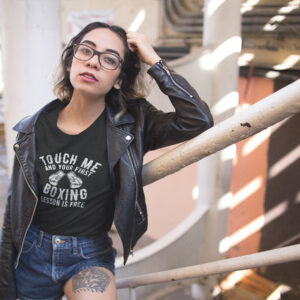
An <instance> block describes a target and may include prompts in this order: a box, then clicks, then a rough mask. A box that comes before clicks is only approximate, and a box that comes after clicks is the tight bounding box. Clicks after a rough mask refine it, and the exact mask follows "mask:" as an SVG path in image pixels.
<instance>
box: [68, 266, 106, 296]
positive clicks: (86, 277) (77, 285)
mask: <svg viewBox="0 0 300 300" xmlns="http://www.w3.org/2000/svg"><path fill="white" fill-rule="evenodd" d="M110 281H111V279H110V277H109V275H108V274H107V272H106V271H105V270H104V269H103V268H99V267H92V268H88V269H85V270H82V271H80V272H79V273H78V274H76V275H75V276H74V277H73V278H72V290H73V292H74V293H80V292H101V293H104V292H105V290H106V288H107V287H108V285H109V283H110Z"/></svg>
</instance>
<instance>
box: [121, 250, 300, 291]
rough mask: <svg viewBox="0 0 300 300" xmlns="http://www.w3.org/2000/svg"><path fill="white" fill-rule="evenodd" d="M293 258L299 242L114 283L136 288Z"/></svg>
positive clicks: (298, 257)
mask: <svg viewBox="0 0 300 300" xmlns="http://www.w3.org/2000/svg"><path fill="white" fill-rule="evenodd" d="M295 260H300V244H298V245H293V246H287V247H283V248H278V249H273V250H268V251H262V252H258V253H254V254H249V255H244V256H239V257H234V258H228V259H223V260H218V261H214V262H209V263H204V264H200V265H194V266H190V267H184V268H178V269H172V270H168V271H162V272H157V273H149V274H144V275H137V276H132V277H128V278H124V279H123V278H121V279H117V282H116V284H117V289H124V288H136V287H138V286H143V285H149V284H155V283H162V282H169V281H177V280H184V279H192V278H199V277H202V276H208V275H215V274H221V273H227V272H232V271H236V270H243V269H251V268H256V267H263V266H270V265H274V264H279V263H286V262H290V261H295Z"/></svg>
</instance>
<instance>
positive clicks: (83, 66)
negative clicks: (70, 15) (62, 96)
mask: <svg viewBox="0 0 300 300" xmlns="http://www.w3.org/2000/svg"><path fill="white" fill-rule="evenodd" d="M80 43H82V44H85V45H87V46H89V47H91V48H94V49H95V50H97V51H101V52H103V51H108V52H111V53H115V54H116V53H118V55H119V56H120V57H121V59H122V60H124V53H125V50H124V45H123V42H122V40H121V38H120V37H119V36H118V35H117V34H116V33H115V32H113V31H111V30H110V29H108V28H96V29H93V30H91V31H89V32H88V33H87V34H86V35H85V36H84V37H83V38H82V40H81V42H80ZM68 71H69V72H70V82H71V84H72V86H73V88H74V92H73V93H77V92H79V93H81V94H86V95H87V96H90V97H97V98H98V97H104V96H105V95H106V94H107V93H108V92H109V91H110V90H111V88H112V87H114V88H116V89H119V88H120V85H121V82H120V80H119V79H118V78H119V75H120V72H121V65H119V67H118V68H117V69H116V70H107V69H105V68H103V67H102V66H101V65H100V63H99V60H98V56H97V55H94V56H93V57H92V58H91V59H90V60H88V61H80V60H78V59H76V58H75V57H73V59H72V63H71V66H70V67H68Z"/></svg>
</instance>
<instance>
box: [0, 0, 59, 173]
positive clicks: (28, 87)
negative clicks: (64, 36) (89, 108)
mask: <svg viewBox="0 0 300 300" xmlns="http://www.w3.org/2000/svg"><path fill="white" fill-rule="evenodd" d="M0 12H1V16H0V17H1V26H0V27H1V44H2V56H3V78H4V93H3V94H4V97H3V98H4V124H5V142H6V149H7V157H8V170H9V174H10V171H11V168H12V160H13V154H14V153H13V147H12V146H13V143H14V140H15V137H16V133H15V132H14V131H13V130H12V127H13V126H14V124H15V123H17V122H18V120H20V119H21V118H23V117H25V116H28V115H30V114H32V113H34V112H35V111H36V110H38V109H39V108H40V107H41V106H42V105H44V104H46V103H47V102H49V101H50V100H52V99H53V98H54V95H53V93H52V76H51V73H52V71H53V70H54V69H55V67H56V65H57V63H58V60H59V55H60V52H61V38H60V1H59V0H43V1H41V0H22V1H20V0H9V1H8V0H0Z"/></svg>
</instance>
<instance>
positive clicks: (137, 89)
mask: <svg viewBox="0 0 300 300" xmlns="http://www.w3.org/2000/svg"><path fill="white" fill-rule="evenodd" d="M96 28H107V29H109V30H111V31H112V32H114V33H116V34H117V35H118V36H119V37H120V39H121V40H122V42H123V44H124V49H125V56H124V62H123V64H122V67H121V72H120V75H119V79H121V81H122V83H121V87H120V89H115V88H114V87H113V88H112V89H111V90H110V91H109V92H108V94H107V95H106V101H108V99H109V102H110V103H111V104H113V105H119V112H118V114H117V116H116V117H119V116H120V115H122V114H123V113H124V112H125V111H126V108H127V105H126V102H127V101H128V100H130V99H134V98H140V97H145V91H146V90H147V87H146V84H144V82H143V78H139V77H140V76H138V75H141V74H140V73H141V69H142V63H141V61H140V59H139V58H138V57H137V55H136V54H135V53H134V52H132V51H130V50H129V48H128V45H127V38H126V31H125V30H124V29H123V28H121V27H119V26H116V25H109V24H106V23H102V22H93V23H90V24H88V25H87V26H85V27H84V28H83V29H82V30H81V31H80V32H79V33H78V34H77V35H76V36H74V37H73V38H72V39H71V40H70V42H69V43H68V44H67V46H66V47H65V48H64V50H63V52H62V55H61V58H60V64H59V69H58V70H57V74H56V79H55V82H54V88H53V92H54V94H55V95H56V96H57V97H58V98H59V99H60V100H63V101H65V100H67V101H70V100H71V97H72V94H73V86H72V84H71V82H70V73H69V71H68V70H67V68H68V67H69V66H70V65H71V63H72V59H73V45H74V44H78V43H80V42H81V41H82V39H83V37H84V36H85V35H86V34H87V33H88V32H89V31H91V30H93V29H96Z"/></svg>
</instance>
